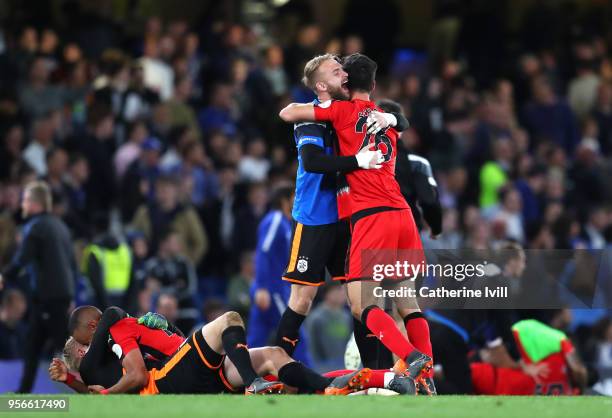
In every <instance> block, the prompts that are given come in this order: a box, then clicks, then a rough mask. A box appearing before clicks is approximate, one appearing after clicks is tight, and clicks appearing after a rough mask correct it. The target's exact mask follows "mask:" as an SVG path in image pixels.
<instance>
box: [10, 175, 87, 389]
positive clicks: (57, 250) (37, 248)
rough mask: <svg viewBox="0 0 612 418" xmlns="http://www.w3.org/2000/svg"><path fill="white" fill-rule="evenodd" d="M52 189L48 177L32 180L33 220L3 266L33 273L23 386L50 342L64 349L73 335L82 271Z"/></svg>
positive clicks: (27, 214)
mask: <svg viewBox="0 0 612 418" xmlns="http://www.w3.org/2000/svg"><path fill="white" fill-rule="evenodd" d="M51 208H52V203H51V191H50V190H49V186H48V185H47V184H46V183H45V182H40V181H34V182H32V183H29V184H28V185H27V186H26V188H25V190H24V195H23V201H22V203H21V209H22V211H23V216H24V218H26V219H27V220H28V221H27V223H26V224H25V225H24V226H23V232H22V233H23V239H22V242H21V245H20V246H19V248H18V250H17V253H16V254H15V257H14V258H13V260H12V261H11V262H10V263H9V265H8V266H6V267H5V268H4V269H3V270H2V276H0V287H1V286H2V285H3V280H4V278H6V280H7V281H14V280H16V279H17V278H18V277H19V275H20V272H21V271H22V270H23V269H25V270H26V271H27V274H25V276H26V277H27V278H28V279H29V289H30V293H31V309H30V319H29V326H28V332H27V337H26V344H25V347H24V357H25V366H24V373H23V376H22V379H21V383H20V385H19V389H18V391H19V392H22V393H23V392H30V391H31V390H32V385H33V383H34V378H35V376H36V370H37V368H38V358H39V356H40V354H41V352H42V351H43V348H44V347H45V345H46V343H47V342H48V341H51V342H52V344H53V350H54V351H58V352H60V351H61V350H62V348H63V346H64V342H65V341H66V338H67V337H68V332H67V330H68V314H69V311H70V307H71V303H72V300H73V298H74V287H75V280H76V275H77V268H76V261H75V258H74V253H73V249H72V241H71V238H70V233H69V231H68V228H67V227H66V225H65V224H64V223H63V222H62V221H61V220H60V219H59V218H57V217H55V216H53V215H52V214H51Z"/></svg>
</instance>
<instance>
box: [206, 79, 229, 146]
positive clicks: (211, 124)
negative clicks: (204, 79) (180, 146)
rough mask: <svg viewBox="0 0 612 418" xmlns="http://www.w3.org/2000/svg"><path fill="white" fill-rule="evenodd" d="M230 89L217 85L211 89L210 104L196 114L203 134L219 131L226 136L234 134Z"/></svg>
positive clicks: (221, 84)
mask: <svg viewBox="0 0 612 418" xmlns="http://www.w3.org/2000/svg"><path fill="white" fill-rule="evenodd" d="M232 94H233V91H232V87H231V85H229V84H225V83H218V84H216V85H214V86H213V87H212V92H211V94H210V103H209V105H208V106H207V107H205V108H204V109H202V110H201V111H200V113H199V114H198V122H199V123H200V127H201V128H202V132H203V133H204V134H207V133H210V132H211V131H213V130H220V131H222V132H223V133H225V134H226V135H230V136H233V135H234V134H236V130H237V126H236V122H237V120H236V115H235V111H236V104H235V102H234V100H233V98H232Z"/></svg>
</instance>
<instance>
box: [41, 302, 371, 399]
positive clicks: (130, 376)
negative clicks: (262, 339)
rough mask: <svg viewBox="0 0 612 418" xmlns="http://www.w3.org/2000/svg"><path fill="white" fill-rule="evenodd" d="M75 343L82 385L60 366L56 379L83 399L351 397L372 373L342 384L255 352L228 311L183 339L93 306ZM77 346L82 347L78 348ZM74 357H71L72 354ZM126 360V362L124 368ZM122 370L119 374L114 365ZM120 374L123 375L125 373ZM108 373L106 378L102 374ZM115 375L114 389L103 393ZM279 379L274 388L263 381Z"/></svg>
mask: <svg viewBox="0 0 612 418" xmlns="http://www.w3.org/2000/svg"><path fill="white" fill-rule="evenodd" d="M70 332H71V334H72V337H73V340H74V341H70V340H69V344H71V345H72V350H71V348H70V347H67V350H66V351H68V354H69V356H71V357H72V358H71V359H70V360H68V363H69V364H72V366H73V367H75V368H77V369H78V372H79V373H80V375H81V378H82V382H79V381H78V380H76V379H75V378H74V377H73V376H71V377H69V375H67V373H66V370H65V369H64V367H63V366H64V365H63V364H62V363H61V362H60V361H58V360H57V359H54V361H53V362H52V364H51V367H50V375H51V377H52V378H54V379H55V380H61V381H66V382H67V383H68V384H69V386H70V387H72V388H73V389H75V390H76V391H78V392H80V393H83V392H85V387H87V391H88V392H89V393H100V394H109V393H140V394H156V393H223V392H227V393H232V392H234V393H235V392H237V391H238V388H241V387H246V389H245V393H246V394H255V393H279V392H282V391H283V390H284V387H285V385H287V386H291V387H294V388H297V389H298V390H299V391H300V392H306V393H312V392H317V391H319V392H323V391H325V390H326V389H327V392H328V393H330V394H346V393H349V392H352V391H355V390H361V389H363V388H364V387H366V386H364V384H366V383H367V381H368V380H369V379H370V377H371V375H372V372H371V370H369V369H362V370H358V371H354V372H351V373H348V374H343V375H342V376H339V377H335V378H328V377H324V376H321V375H319V374H317V373H315V372H314V371H312V370H310V369H308V368H307V367H305V366H304V365H302V364H301V363H299V362H296V361H294V360H293V359H291V358H290V357H289V356H288V355H287V354H286V353H285V351H284V350H282V349H281V348H279V347H262V348H256V349H248V348H247V346H246V344H245V341H244V339H245V334H244V325H243V323H242V319H241V318H240V315H239V314H237V313H236V312H227V313H225V314H224V315H222V316H221V317H219V318H217V319H216V320H214V321H212V322H210V323H209V324H207V325H205V326H204V327H202V329H201V330H199V331H196V332H194V333H193V334H192V335H191V336H190V337H189V338H187V339H184V338H183V337H181V336H179V335H178V334H176V333H173V332H171V331H169V330H167V329H152V328H149V327H147V326H145V325H142V324H139V323H138V320H137V319H136V318H130V317H129V316H128V315H127V314H126V313H125V312H123V311H122V310H121V309H119V308H116V307H113V308H109V309H107V310H106V311H105V312H104V314H103V315H102V313H101V312H100V311H99V310H98V309H97V308H95V307H93V306H85V307H80V308H77V309H76V310H75V311H74V312H73V313H72V315H71V321H70ZM75 343H78V344H81V345H77V344H75ZM70 351H72V352H70ZM118 360H119V361H118ZM113 362H114V363H116V364H119V362H120V366H119V370H117V369H118V368H117V367H114V366H113ZM121 368H122V369H123V370H121ZM100 370H104V372H102V373H101V372H100ZM113 374H114V375H115V383H112V382H111V384H109V385H108V386H103V385H101V384H100V381H101V380H100V379H103V380H105V381H107V382H108V379H109V378H110V377H111V376H112V375H113ZM267 375H274V376H278V378H279V380H280V382H279V381H276V380H273V381H268V380H266V379H264V378H262V377H260V376H267Z"/></svg>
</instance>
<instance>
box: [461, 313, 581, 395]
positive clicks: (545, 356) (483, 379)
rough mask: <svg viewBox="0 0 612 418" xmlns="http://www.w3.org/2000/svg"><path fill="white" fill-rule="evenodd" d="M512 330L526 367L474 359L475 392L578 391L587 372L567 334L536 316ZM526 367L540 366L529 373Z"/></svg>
mask: <svg viewBox="0 0 612 418" xmlns="http://www.w3.org/2000/svg"><path fill="white" fill-rule="evenodd" d="M512 334H513V336H514V340H515V342H516V345H517V347H518V348H519V353H520V355H521V363H522V364H524V365H525V367H523V368H521V369H516V368H515V369H513V368H508V367H495V366H493V365H492V364H489V363H472V364H471V365H470V368H471V372H472V383H473V388H474V393H476V394H479V395H576V394H579V393H581V392H582V391H583V390H584V388H585V387H586V385H587V380H588V372H587V369H586V367H585V366H584V364H583V363H582V361H581V360H580V358H579V357H578V355H577V353H576V350H575V349H574V346H573V344H572V342H571V341H570V340H569V339H568V338H567V336H566V335H565V334H564V333H563V332H561V331H559V330H556V329H554V328H552V327H550V326H548V325H546V324H543V323H542V322H539V321H537V320H535V319H527V320H522V321H519V322H517V323H516V324H514V325H513V326H512ZM525 368H532V369H534V370H537V373H531V374H528V373H527V372H526V371H525Z"/></svg>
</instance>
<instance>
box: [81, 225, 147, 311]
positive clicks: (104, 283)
mask: <svg viewBox="0 0 612 418" xmlns="http://www.w3.org/2000/svg"><path fill="white" fill-rule="evenodd" d="M105 230H106V228H100V231H99V232H100V234H99V235H98V236H96V238H95V240H94V242H93V243H92V244H91V245H89V246H87V247H86V248H85V251H84V254H83V274H84V275H85V276H87V277H88V278H89V281H90V283H91V287H92V289H93V293H94V295H93V296H94V300H95V302H96V303H95V305H96V306H97V307H99V308H100V310H102V311H103V310H104V309H106V308H108V307H109V306H119V307H121V308H123V309H124V310H125V311H127V312H135V311H136V306H135V303H134V302H135V301H136V292H137V290H138V289H137V283H136V275H135V274H134V273H135V272H134V263H133V260H132V253H131V252H130V247H129V246H128V245H127V244H126V243H125V242H122V241H120V240H119V239H117V238H116V237H115V236H113V235H112V234H110V233H107V232H106V231H105Z"/></svg>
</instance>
